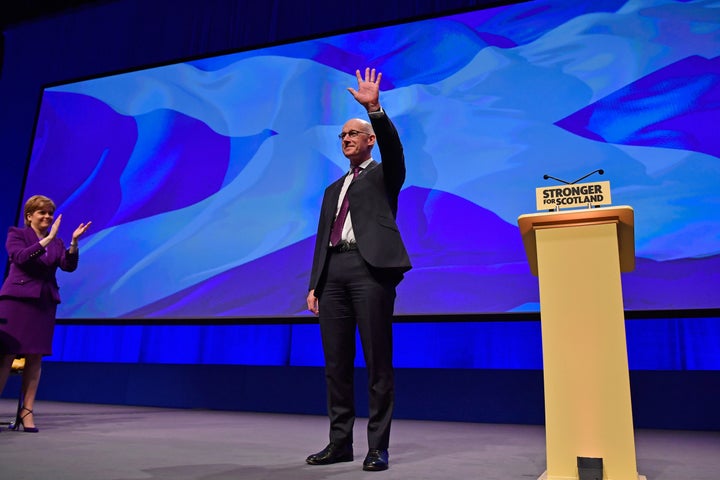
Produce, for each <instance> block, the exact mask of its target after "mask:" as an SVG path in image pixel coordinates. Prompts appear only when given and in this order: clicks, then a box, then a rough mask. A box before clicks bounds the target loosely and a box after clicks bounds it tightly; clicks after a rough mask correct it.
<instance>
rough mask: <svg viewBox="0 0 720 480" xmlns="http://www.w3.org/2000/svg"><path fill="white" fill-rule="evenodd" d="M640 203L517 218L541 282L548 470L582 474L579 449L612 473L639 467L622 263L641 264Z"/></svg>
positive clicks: (634, 477)
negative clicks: (635, 207) (637, 230)
mask: <svg viewBox="0 0 720 480" xmlns="http://www.w3.org/2000/svg"><path fill="white" fill-rule="evenodd" d="M633 217H634V215H633V210H632V208H631V207H627V206H618V207H608V208H589V209H584V210H573V211H564V212H548V213H536V214H527V215H521V216H520V217H519V218H518V225H519V227H520V233H521V234H522V238H523V242H524V244H525V250H526V253H527V257H528V261H529V262H530V270H531V271H532V273H533V274H534V275H537V276H538V280H539V285H540V318H541V324H542V327H541V328H542V349H543V373H544V386H545V429H546V448H547V452H546V455H547V470H546V471H545V472H544V473H543V474H542V475H541V476H540V478H541V479H547V480H578V478H579V473H578V457H584V458H590V459H597V458H602V469H603V480H638V479H644V477H642V476H639V475H638V472H637V464H636V460H635V439H634V430H633V420H632V408H631V403H630V378H629V372H628V359H627V346H626V342H625V316H624V310H623V299H622V286H621V280H620V272H628V271H631V270H633V269H634V268H635V238H634V237H635V235H634V226H633V223H634V221H633Z"/></svg>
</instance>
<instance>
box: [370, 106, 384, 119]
mask: <svg viewBox="0 0 720 480" xmlns="http://www.w3.org/2000/svg"><path fill="white" fill-rule="evenodd" d="M384 116H385V110H383V108H382V107H380V110H378V111H376V112H368V117H370V118H381V117H384Z"/></svg>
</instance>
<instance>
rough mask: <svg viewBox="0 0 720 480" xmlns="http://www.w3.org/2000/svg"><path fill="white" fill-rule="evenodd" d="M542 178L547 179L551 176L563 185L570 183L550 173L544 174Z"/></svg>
mask: <svg viewBox="0 0 720 480" xmlns="http://www.w3.org/2000/svg"><path fill="white" fill-rule="evenodd" d="M543 178H544V179H545V180H547V179H548V178H552V179H553V180H557V181H558V182H561V183H564V184H565V185H570V182H566V181H565V180H562V179H560V178H556V177H553V176H552V175H548V174H545V175H543Z"/></svg>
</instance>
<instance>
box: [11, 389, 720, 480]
mask: <svg viewBox="0 0 720 480" xmlns="http://www.w3.org/2000/svg"><path fill="white" fill-rule="evenodd" d="M14 407H15V403H14V402H13V401H12V400H0V415H1V416H0V419H2V420H7V419H8V418H9V417H11V416H12V412H13V410H14ZM36 412H37V415H36V422H37V424H38V426H39V427H40V429H41V431H40V433H35V434H32V433H19V432H11V431H7V430H6V429H3V431H2V432H1V433H0V478H2V479H13V480H21V479H33V480H35V479H38V480H64V479H72V480H85V479H91V480H130V479H152V480H157V479H168V480H170V479H172V480H185V479H202V480H221V479H248V480H255V479H272V480H283V479H288V480H303V479H332V480H344V479H355V478H365V479H367V478H369V477H373V476H374V477H380V478H383V479H386V480H390V479H413V480H422V479H442V480H456V479H457V480H460V479H462V480H467V479H483V480H494V479H498V480H499V479H503V480H507V479H518V480H523V479H536V478H537V477H538V476H539V475H540V474H541V473H542V472H543V471H544V470H545V443H544V442H545V438H544V428H543V427H539V426H525V425H492V424H475V423H445V422H427V421H409V420H396V421H395V422H394V423H393V432H392V440H391V449H390V461H391V468H390V470H388V471H385V472H363V471H362V469H361V467H362V459H363V457H364V454H365V449H366V447H367V444H366V441H365V438H364V431H363V429H364V427H365V421H364V420H363V419H361V420H359V421H358V424H357V425H356V439H355V448H356V455H355V456H356V459H355V461H354V462H351V463H341V464H336V465H329V466H310V465H306V464H305V461H304V459H305V457H306V456H307V455H308V454H309V453H312V452H314V451H317V450H319V449H321V448H322V447H324V444H325V440H326V438H327V420H326V419H325V418H324V417H318V416H301V415H280V414H260V413H247V412H220V411H201V410H173V409H160V408H145V407H127V406H114V405H85V404H71V403H53V402H38V403H37V405H36ZM636 449H637V460H638V470H639V472H640V474H642V475H645V476H646V477H647V479H648V480H718V479H719V478H720V432H686V431H667V430H640V431H638V432H637V433H636Z"/></svg>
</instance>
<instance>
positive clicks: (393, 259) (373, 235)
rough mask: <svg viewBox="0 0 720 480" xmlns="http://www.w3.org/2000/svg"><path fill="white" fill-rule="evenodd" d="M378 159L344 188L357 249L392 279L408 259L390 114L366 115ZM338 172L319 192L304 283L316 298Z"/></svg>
mask: <svg viewBox="0 0 720 480" xmlns="http://www.w3.org/2000/svg"><path fill="white" fill-rule="evenodd" d="M370 122H371V123H372V126H373V130H375V136H376V138H377V145H378V147H379V148H380V155H381V156H382V163H378V162H372V163H371V164H370V165H368V167H367V168H365V169H364V170H363V171H362V172H360V174H359V175H358V176H357V178H355V179H354V180H353V181H352V183H351V184H350V187H349V188H348V191H347V195H348V196H349V197H348V198H349V200H350V216H351V218H352V225H353V232H354V233H355V239H356V241H357V246H358V250H359V252H360V255H362V257H363V259H364V260H365V261H366V262H367V263H368V264H369V265H370V266H372V267H374V268H376V269H378V270H379V271H382V272H384V273H386V274H387V275H388V276H390V277H396V278H397V280H398V281H399V280H400V279H401V278H402V274H403V273H404V272H406V271H408V270H410V268H411V264H410V257H409V255H408V253H407V250H406V249H405V245H404V243H403V241H402V238H401V236H400V230H399V229H398V226H397V223H396V221H395V219H396V216H397V208H398V196H399V195H400V189H401V188H402V185H403V182H404V181H405V156H404V154H403V147H402V143H400V137H399V136H398V133H397V130H396V129H395V126H394V125H393V123H392V122H391V121H390V118H389V117H388V116H387V115H385V114H383V115H380V116H379V117H373V116H371V117H370ZM344 179H345V176H344V175H343V176H342V177H341V178H339V179H338V180H337V181H335V182H334V183H333V184H332V185H330V186H329V187H328V188H327V189H326V190H325V195H324V197H323V202H322V207H321V209H320V221H319V223H318V233H317V239H316V242H315V254H314V256H313V265H312V273H311V274H310V287H309V289H310V290H312V289H315V295H316V296H318V297H319V296H320V291H321V290H322V285H319V284H320V281H321V278H322V273H323V269H324V266H325V260H326V258H327V255H328V245H329V243H330V229H331V227H332V222H333V220H334V218H335V210H336V209H337V203H338V197H339V196H340V190H341V189H342V184H343V181H344Z"/></svg>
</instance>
